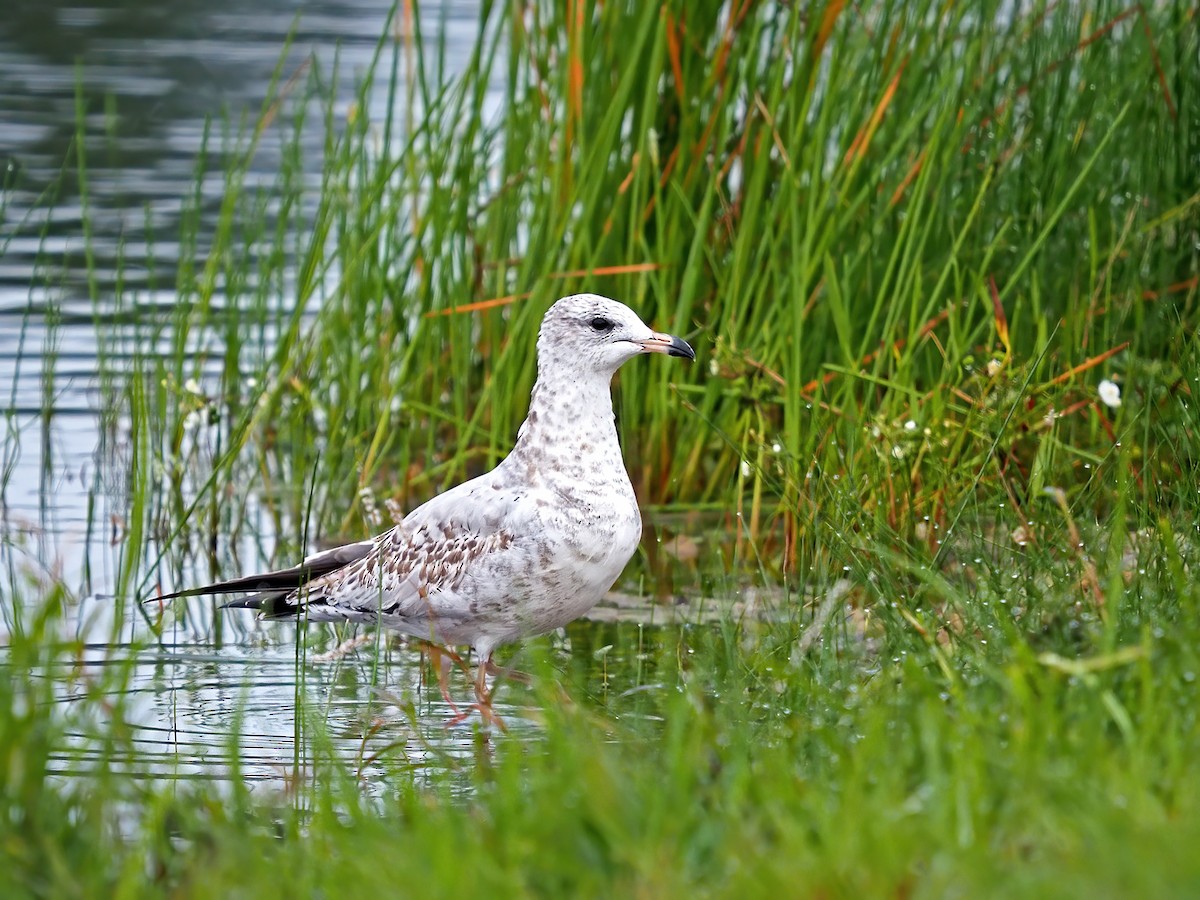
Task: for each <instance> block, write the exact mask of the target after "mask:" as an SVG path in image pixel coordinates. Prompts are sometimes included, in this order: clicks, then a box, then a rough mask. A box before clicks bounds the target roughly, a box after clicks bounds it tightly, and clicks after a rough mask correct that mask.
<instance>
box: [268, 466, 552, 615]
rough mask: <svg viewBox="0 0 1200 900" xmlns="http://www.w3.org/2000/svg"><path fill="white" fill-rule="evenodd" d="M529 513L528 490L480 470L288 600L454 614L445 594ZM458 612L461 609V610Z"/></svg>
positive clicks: (510, 539)
mask: <svg viewBox="0 0 1200 900" xmlns="http://www.w3.org/2000/svg"><path fill="white" fill-rule="evenodd" d="M532 514H533V504H532V503H530V502H529V492H528V490H527V489H517V488H513V487H507V486H505V485H504V484H503V482H501V481H499V480H497V479H495V478H489V476H483V477H482V478H477V479H474V480H473V481H468V482H465V483H464V484H461V485H459V486H458V487H456V488H453V489H452V490H449V491H447V492H446V493H444V494H440V495H438V496H437V497H434V498H433V499H432V500H430V501H429V502H428V503H426V504H424V505H423V506H420V507H418V508H417V509H416V510H414V511H413V512H412V513H410V514H409V515H408V516H407V517H406V518H405V519H404V521H403V522H401V523H400V524H399V525H397V526H396V527H395V528H393V529H391V530H390V531H387V532H385V533H384V534H381V535H379V536H378V537H377V538H375V539H374V541H373V542H372V546H371V548H370V549H369V550H368V551H367V553H366V554H365V555H363V556H362V557H361V558H360V559H356V560H354V561H352V562H350V563H349V564H348V565H346V566H344V567H342V568H339V569H337V570H335V571H332V572H330V573H329V574H328V575H325V576H323V577H321V578H317V579H314V580H313V581H311V582H309V583H308V584H307V585H305V586H304V588H303V589H302V590H300V591H298V592H295V594H294V595H293V596H291V597H289V598H288V599H289V600H290V601H292V602H298V603H300V604H303V605H307V607H308V610H309V612H310V614H311V613H317V614H320V615H327V616H329V617H331V618H341V617H343V616H344V617H347V618H354V617H357V616H361V615H378V614H382V615H386V616H395V617H398V618H400V619H417V620H423V619H427V618H429V617H430V616H434V615H436V616H439V617H442V618H446V617H451V618H453V617H455V615H456V614H457V610H456V605H455V604H453V603H449V602H448V600H449V598H451V597H454V596H456V595H457V594H458V592H459V589H460V588H461V587H462V585H463V583H464V581H465V580H466V579H467V578H468V577H469V576H470V575H471V574H472V573H478V572H480V571H482V570H483V569H484V568H486V566H487V563H488V562H489V561H491V560H494V558H495V556H496V555H497V554H500V553H503V552H504V551H506V550H508V549H509V548H510V547H511V546H512V545H513V543H514V538H515V535H517V534H520V533H521V530H522V527H521V526H522V521H521V520H523V519H524V518H526V517H527V516H529V515H532ZM462 613H463V614H464V615H465V614H466V608H465V604H464V609H463V610H462Z"/></svg>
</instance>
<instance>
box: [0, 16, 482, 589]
mask: <svg viewBox="0 0 1200 900" xmlns="http://www.w3.org/2000/svg"><path fill="white" fill-rule="evenodd" d="M391 7H392V2H391V0H263V2H258V3H253V4H247V3H242V2H236V0H205V2H202V3H201V2H194V0H182V2H172V3H169V4H162V3H157V2H152V0H100V2H65V0H6V2H5V4H4V14H3V15H2V16H0V179H2V183H0V187H2V188H3V190H2V192H0V389H5V388H7V398H6V400H5V401H0V402H3V405H4V408H5V409H6V418H7V440H6V441H5V445H4V452H3V457H2V459H0V479H2V480H0V491H2V494H0V506H2V509H3V517H4V523H3V529H4V544H5V546H6V547H7V548H8V549H7V551H6V552H11V550H12V543H11V542H12V541H13V540H14V539H15V538H17V537H19V538H20V539H21V542H22V545H23V550H24V551H25V559H26V561H27V562H31V563H32V564H33V565H35V566H41V567H44V568H45V570H46V571H48V572H53V573H54V574H55V575H56V576H58V577H61V578H63V580H64V581H65V582H66V583H67V585H68V587H70V588H71V589H73V590H79V591H81V592H83V593H87V592H92V591H99V592H103V591H105V590H107V589H109V587H110V585H108V584H106V578H105V573H104V572H103V570H102V569H98V568H96V567H95V566H94V565H93V570H92V571H91V572H89V573H88V578H87V580H86V583H85V581H84V579H83V573H82V562H83V560H84V559H85V557H87V556H88V555H89V554H95V555H96V556H97V557H99V556H101V555H103V553H102V551H103V547H104V545H105V543H106V540H107V538H108V530H109V529H108V528H107V527H106V525H107V522H105V521H104V518H105V517H104V514H103V511H102V510H101V509H99V507H102V506H103V500H104V499H105V498H106V497H107V496H108V495H109V494H110V493H111V491H110V490H109V485H110V484H111V483H112V482H113V480H114V477H115V476H114V473H104V472H102V471H98V469H99V468H101V467H102V466H103V465H104V461H103V459H102V458H101V456H100V454H99V452H98V450H99V446H100V442H101V428H100V412H101V411H100V409H99V407H100V401H101V397H100V388H99V385H98V383H97V377H98V371H99V368H100V360H99V358H98V355H97V354H98V341H97V326H98V325H99V324H101V323H103V324H104V325H105V328H106V330H107V332H108V334H109V335H110V337H111V335H112V334H113V333H114V326H115V330H116V333H117V334H118V335H119V333H120V328H121V327H124V322H125V319H126V318H127V317H131V318H136V317H137V316H143V317H153V316H154V315H156V314H159V315H162V314H165V313H166V312H168V311H169V310H171V309H172V305H173V303H174V301H175V297H174V294H173V291H172V290H171V285H172V284H173V281H174V268H173V266H174V263H175V262H176V260H177V258H178V247H179V245H178V240H179V235H180V229H181V217H182V215H183V210H184V206H185V198H187V197H189V195H192V194H194V192H195V191H196V165H197V158H198V157H199V155H200V154H201V152H202V149H203V148H204V146H205V142H206V132H208V131H209V129H210V127H211V133H209V136H208V138H207V144H208V149H209V153H210V155H212V154H213V153H214V152H215V151H219V150H220V147H221V143H222V133H223V131H224V130H225V129H227V128H231V129H232V130H233V131H234V132H235V133H236V131H237V129H238V126H239V123H245V122H253V121H254V120H255V118H256V117H257V115H258V114H259V112H260V110H261V108H262V104H263V102H264V98H266V97H267V96H268V95H269V92H270V85H271V82H272V78H273V75H274V73H275V71H276V68H277V67H280V60H281V58H282V57H283V54H284V50H285V48H286V47H287V45H288V40H289V34H290V35H292V37H291V46H290V49H288V52H287V56H286V58H284V62H283V63H282V67H281V73H282V78H283V79H284V80H286V79H287V78H288V77H291V76H295V75H297V74H299V73H302V72H303V71H306V70H307V69H308V68H309V66H310V65H315V66H323V67H326V68H327V69H332V67H333V65H334V63H335V61H336V63H337V65H338V69H339V72H340V73H341V78H340V84H341V85H342V88H341V92H340V93H341V95H342V100H341V103H342V105H343V106H344V105H345V104H346V103H348V102H349V100H348V98H349V96H350V94H351V92H352V90H353V81H354V79H355V77H356V76H361V75H362V74H363V73H364V72H365V71H366V70H367V68H368V67H369V64H370V62H371V58H372V55H373V53H374V52H375V48H376V45H377V43H378V42H379V40H380V36H381V35H382V34H383V33H385V31H386V30H387V22H388V17H389V13H390V11H391ZM421 16H422V20H421V22H422V31H423V33H424V34H425V35H426V37H427V38H429V39H434V38H438V37H439V36H444V39H445V48H446V57H445V61H446V66H447V71H448V73H449V74H453V73H454V72H455V71H457V70H458V68H459V67H461V65H463V64H464V62H465V60H466V58H467V54H468V53H469V51H470V50H471V48H472V46H473V43H474V40H475V37H476V34H477V30H478V4H477V3H472V2H454V0H445V2H442V3H423V4H421ZM370 101H371V103H372V104H373V105H375V106H376V107H378V106H380V105H382V104H383V103H385V102H386V91H385V90H382V89H381V90H379V91H376V92H375V93H374V94H373V95H372V96H371V98H370ZM382 112H383V110H382V109H373V110H372V115H378V116H379V117H381V118H382ZM323 136H324V135H323V130H321V129H319V128H318V129H315V130H314V131H313V133H312V135H311V136H304V138H305V139H307V141H308V143H307V146H305V150H306V151H311V153H312V157H313V158H314V159H316V158H319V157H320V153H321V141H322V139H323ZM79 139H82V140H81V144H82V146H83V147H84V151H85V155H86V173H87V174H86V178H85V179H84V180H83V181H81V180H80V178H79V177H78V176H77V173H76V168H75V165H76V164H75V161H74V157H73V149H72V148H73V147H74V146H76V144H77V141H79ZM278 164H279V148H278V147H277V146H275V145H272V144H271V142H270V141H264V142H263V145H262V146H261V148H260V150H259V152H258V153H257V154H256V155H255V158H254V161H253V163H252V171H251V173H250V174H251V179H253V178H255V177H258V178H260V179H261V182H262V184H263V185H264V186H265V185H270V184H272V180H273V176H274V173H275V171H276V169H277V167H278ZM210 165H211V167H212V168H214V169H215V170H216V171H213V172H212V177H206V178H205V179H204V181H203V182H202V184H201V186H200V198H199V203H198V205H199V211H200V223H199V229H198V230H199V232H200V235H199V237H198V243H199V245H200V246H203V245H204V243H205V239H204V233H205V231H206V230H207V231H209V232H211V230H212V228H213V225H214V222H215V221H216V217H217V214H218V211H219V208H220V203H221V200H222V197H223V189H224V185H223V182H222V179H221V172H220V171H219V169H220V165H219V159H217V160H214V161H212V162H211V163H210ZM85 238H86V240H85ZM88 254H90V255H91V260H90V264H89V259H88ZM222 299H223V298H221V297H216V298H214V301H215V302H217V303H220V302H221V300H222ZM131 310H132V311H133V312H132V316H131V312H130V311H131ZM133 324H134V323H132V322H130V327H132V326H133ZM130 334H131V335H132V334H133V332H130ZM208 337H209V338H212V336H208ZM213 339H215V338H213ZM196 340H197V341H198V342H202V341H205V340H206V337H205V336H197V338H196ZM143 342H144V340H143ZM114 346H116V347H118V348H121V347H122V346H124V347H125V348H126V349H124V350H121V349H118V352H119V353H124V352H128V353H130V354H133V353H137V352H149V351H151V349H152V348H149V347H145V346H140V347H139V346H135V345H134V342H133V341H132V340H131V341H128V342H125V343H124V345H122V342H121V341H120V339H119V336H118V339H117V340H116V341H115V342H114ZM207 346H209V348H210V349H211V347H212V346H213V343H212V339H210V340H208V342H207ZM216 357H217V354H211V355H210V357H209V358H210V359H211V360H212V365H213V366H214V367H216V366H217V365H218V362H217V359H216ZM121 362H122V360H121V359H120V358H119V357H118V358H117V359H115V360H114V359H112V358H111V357H110V358H109V360H108V363H109V368H111V369H119V368H120V365H121ZM90 497H91V499H89V498H90ZM97 497H98V499H97ZM117 512H118V513H119V510H118V511H117Z"/></svg>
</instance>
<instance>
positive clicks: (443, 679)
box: [414, 641, 470, 718]
mask: <svg viewBox="0 0 1200 900" xmlns="http://www.w3.org/2000/svg"><path fill="white" fill-rule="evenodd" d="M414 643H415V644H417V646H419V647H420V648H421V651H422V652H423V653H428V654H429V658H430V660H431V661H432V662H433V669H434V671H435V672H436V673H437V682H438V689H439V690H440V691H441V692H442V699H443V700H445V701H446V705H447V706H449V707H450V708H451V709H452V710H454V714H455V715H456V716H462V715H463V713H462V710H460V709H459V708H458V704H457V703H455V702H454V700H453V698H451V696H450V680H449V679H450V666H451V664H453V665H457V666H458V667H459V668H460V669H462V670H463V671H464V672H469V671H470V669H468V668H467V663H466V661H465V660H464V659H463V658H462V657H461V656H459V655H458V654H457V653H455V652H454V651H453V650H451V649H450V648H449V647H441V646H439V645H437V644H435V643H433V642H431V641H414ZM463 718H465V716H463Z"/></svg>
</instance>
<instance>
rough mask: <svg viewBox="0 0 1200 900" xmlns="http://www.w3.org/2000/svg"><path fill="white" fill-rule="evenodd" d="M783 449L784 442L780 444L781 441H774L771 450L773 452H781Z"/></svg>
mask: <svg viewBox="0 0 1200 900" xmlns="http://www.w3.org/2000/svg"><path fill="white" fill-rule="evenodd" d="M782 450H783V445H782V444H780V443H779V441H776V442H775V443H773V444H772V445H771V452H772V453H779V452H780V451H782Z"/></svg>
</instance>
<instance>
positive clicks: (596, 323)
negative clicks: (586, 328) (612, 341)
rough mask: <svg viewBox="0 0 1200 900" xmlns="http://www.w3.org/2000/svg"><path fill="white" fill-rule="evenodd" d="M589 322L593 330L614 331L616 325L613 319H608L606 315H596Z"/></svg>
mask: <svg viewBox="0 0 1200 900" xmlns="http://www.w3.org/2000/svg"><path fill="white" fill-rule="evenodd" d="M588 324H589V325H591V326H592V330H593V331H612V330H613V328H614V327H615V326H614V325H613V322H612V319H606V318H604V316H596V318H594V319H592V321H590V322H588Z"/></svg>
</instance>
